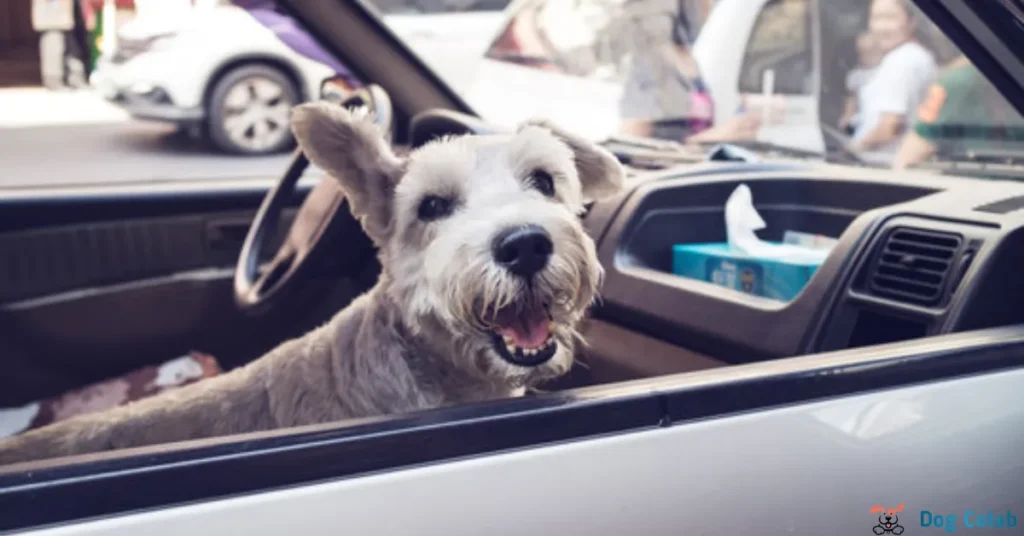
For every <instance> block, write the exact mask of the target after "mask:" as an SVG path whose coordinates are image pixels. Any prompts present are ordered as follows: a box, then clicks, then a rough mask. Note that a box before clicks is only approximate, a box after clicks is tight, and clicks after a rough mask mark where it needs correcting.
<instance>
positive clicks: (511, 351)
mask: <svg viewBox="0 0 1024 536" xmlns="http://www.w3.org/2000/svg"><path fill="white" fill-rule="evenodd" d="M562 247H563V250H566V251H564V252H563V254H560V255H555V256H552V258H551V259H550V261H549V263H548V266H547V267H545V268H544V269H543V270H542V271H540V272H538V273H537V274H535V275H534V276H533V277H532V278H531V279H529V280H525V279H523V278H519V277H515V276H513V275H512V274H510V273H508V271H506V270H505V269H504V268H502V267H500V266H498V265H496V264H495V263H494V262H493V261H491V260H490V259H483V260H481V261H479V262H477V263H473V262H470V263H468V264H466V263H464V264H463V265H461V266H459V270H458V273H457V275H456V277H453V278H452V279H449V280H448V281H447V283H448V284H447V285H445V293H444V296H442V297H441V299H440V300H439V301H440V303H444V304H446V307H445V308H444V311H442V312H441V314H442V316H443V317H445V318H446V323H447V324H448V325H449V326H450V329H452V331H453V332H455V333H460V334H462V336H463V337H465V338H468V339H474V340H476V341H479V343H480V344H481V346H483V347H484V348H486V351H487V352H488V353H489V354H490V355H492V356H494V357H497V358H498V360H499V361H500V362H502V363H504V364H505V365H508V366H505V367H499V368H501V369H503V370H504V375H505V376H507V377H508V378H509V379H510V380H511V379H512V378H523V377H526V378H530V379H535V378H537V377H538V376H545V377H553V376H558V375H560V374H563V373H565V372H567V371H568V368H569V366H571V363H572V353H573V350H574V347H575V345H576V342H577V340H578V339H579V334H578V333H577V331H576V329H577V326H578V324H579V322H580V320H581V319H582V317H583V314H584V312H585V311H586V308H587V307H588V306H589V305H590V303H591V302H592V301H593V299H594V297H595V295H596V291H597V285H598V283H599V279H600V275H601V271H600V267H599V265H598V264H597V262H596V260H594V257H593V256H592V255H593V246H590V248H587V247H586V245H580V246H575V247H577V248H578V251H572V250H571V248H572V247H574V246H573V243H570V244H566V245H563V246H562ZM570 259H583V260H582V261H581V262H572V261H571V260H570ZM523 381H525V382H527V383H529V380H523ZM517 383H519V382H517Z"/></svg>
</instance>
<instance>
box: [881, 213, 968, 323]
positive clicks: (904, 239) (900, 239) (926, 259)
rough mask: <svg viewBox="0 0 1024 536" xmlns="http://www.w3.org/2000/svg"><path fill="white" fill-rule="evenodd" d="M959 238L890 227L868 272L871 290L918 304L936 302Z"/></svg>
mask: <svg viewBox="0 0 1024 536" xmlns="http://www.w3.org/2000/svg"><path fill="white" fill-rule="evenodd" d="M962 242H963V239H962V238H961V237H960V236H959V235H955V234H949V233H939V232H933V231H925V230H921V229H910V228H906V227H900V228H896V229H894V230H892V231H891V232H890V233H889V236H888V237H886V240H885V242H884V243H883V245H882V250H881V251H880V252H879V254H878V258H877V260H876V261H875V264H874V266H873V270H871V272H870V273H869V274H868V286H869V287H870V289H871V292H872V294H874V295H876V296H882V297H886V298H892V299H896V300H900V301H903V302H907V303H912V304H917V305H936V304H938V303H939V301H941V299H942V292H943V290H944V289H945V288H946V281H947V280H948V279H949V277H950V274H951V272H952V267H953V266H954V264H955V260H956V255H957V252H958V251H959V250H960V244H961V243H962Z"/></svg>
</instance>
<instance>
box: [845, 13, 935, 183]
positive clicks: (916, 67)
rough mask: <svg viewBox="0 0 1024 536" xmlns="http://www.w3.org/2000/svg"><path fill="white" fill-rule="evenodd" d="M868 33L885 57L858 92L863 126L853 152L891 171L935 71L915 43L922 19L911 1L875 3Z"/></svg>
mask: <svg viewBox="0 0 1024 536" xmlns="http://www.w3.org/2000/svg"><path fill="white" fill-rule="evenodd" d="M870 9H871V11H870V14H869V18H868V30H869V31H870V33H871V34H872V36H873V38H874V40H875V43H876V45H877V46H878V50H879V52H880V53H881V54H882V55H883V56H882V60H881V62H880V63H879V65H878V67H877V69H876V70H875V71H874V73H873V74H872V75H871V77H870V78H869V79H868V80H867V82H866V83H865V84H864V85H863V86H861V87H860V91H859V92H858V96H857V107H858V110H859V113H860V122H859V124H858V126H857V129H856V131H854V134H853V141H852V143H851V144H850V149H851V150H852V151H853V152H855V153H857V154H858V155H859V156H860V157H861V158H862V159H864V160H865V161H867V162H873V163H877V164H883V165H886V166H888V165H890V164H891V162H892V160H893V158H894V157H895V154H896V151H897V150H898V148H899V143H900V137H901V136H902V134H903V133H904V132H905V130H906V128H907V125H908V124H909V122H910V120H911V115H912V114H913V112H914V110H916V109H917V107H918V105H919V104H920V102H921V99H922V98H923V96H924V93H925V91H926V90H927V88H928V86H929V85H930V84H931V83H932V82H933V81H934V80H935V76H936V71H937V67H936V64H935V58H934V57H933V56H932V54H931V52H929V51H928V49H926V48H925V47H924V46H923V45H921V44H920V43H919V42H918V41H917V40H916V39H915V37H914V33H915V28H916V25H917V23H918V18H919V17H921V15H920V13H918V11H917V10H916V8H915V7H914V6H913V4H912V3H911V0H873V1H872V3H871V8H870Z"/></svg>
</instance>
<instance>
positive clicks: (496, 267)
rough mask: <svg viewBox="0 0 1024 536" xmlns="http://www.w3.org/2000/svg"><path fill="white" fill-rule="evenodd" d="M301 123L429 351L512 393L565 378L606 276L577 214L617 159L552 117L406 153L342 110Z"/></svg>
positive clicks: (313, 110) (304, 141) (306, 146)
mask: <svg viewBox="0 0 1024 536" xmlns="http://www.w3.org/2000/svg"><path fill="white" fill-rule="evenodd" d="M292 126H293V129H294V131H295V135H296V139H297V140H298V143H299V145H300V147H301V148H302V149H303V151H304V152H305V154H306V155H307V156H308V158H309V159H310V161H311V162H313V163H314V164H316V165H317V166H318V167H320V168H322V169H323V170H325V171H326V172H328V173H329V174H331V175H332V176H333V177H335V178H336V179H337V180H338V181H340V183H341V186H342V189H343V190H344V191H345V193H346V196H347V199H348V202H349V206H350V208H351V211H352V213H353V215H355V216H356V217H357V218H359V219H360V221H361V222H362V224H363V228H364V229H365V230H366V232H367V234H369V236H370V238H371V239H372V240H373V241H374V242H375V244H376V245H377V246H378V248H379V251H380V258H381V265H382V267H383V274H382V282H383V284H384V289H385V292H386V293H387V294H388V296H389V298H390V299H391V300H393V302H394V303H395V304H398V305H399V307H400V310H401V314H402V316H403V320H404V323H405V324H406V326H407V327H408V329H410V330H411V331H412V332H413V336H415V337H417V340H419V341H420V342H421V343H423V344H428V345H430V346H431V348H430V349H431V350H432V352H431V353H432V354H434V355H443V356H446V357H445V358H446V359H451V360H452V361H453V362H452V365H454V366H456V367H459V368H460V369H462V370H464V371H466V372H469V373H470V374H472V375H474V376H477V377H479V378H481V379H484V380H485V381H490V382H493V383H497V384H504V385H507V386H509V387H512V388H515V387H521V386H524V385H527V384H533V383H536V382H538V381H541V380H544V379H549V378H552V377H555V376H558V375H560V374H563V373H565V372H566V371H568V370H569V368H570V366H571V364H572V360H573V351H574V347H575V344H576V343H577V340H578V338H579V335H578V332H577V327H578V324H579V322H580V320H581V319H582V317H583V315H584V313H585V311H586V309H587V308H588V306H589V305H590V304H591V303H592V302H593V300H594V299H595V297H596V295H597V291H598V287H599V285H600V280H601V277H602V270H601V266H600V264H599V263H598V261H597V256H596V252H595V246H594V242H593V241H592V240H591V239H590V237H589V236H588V235H587V234H586V233H585V232H584V230H583V227H582V225H581V221H580V218H579V216H580V214H581V213H582V211H583V207H584V203H585V202H586V201H590V200H598V199H601V198H604V197H607V196H609V195H612V194H614V193H616V192H617V191H618V190H619V188H620V187H621V186H622V183H623V181H624V172H623V169H622V167H621V166H620V165H619V163H618V161H617V160H616V159H615V158H614V157H613V156H612V155H611V154H610V153H608V152H607V151H605V150H603V149H601V148H599V147H598V146H596V145H594V144H591V143H590V142H588V141H586V140H583V139H582V138H579V137H576V136H574V135H572V134H569V133H567V132H565V131H563V130H561V129H559V128H557V127H554V126H553V125H550V124H548V123H547V122H544V121H530V122H527V123H525V124H524V125H522V126H521V127H520V128H519V129H518V130H517V131H516V132H515V133H512V134H502V135H487V136H462V137H455V138H447V139H443V140H439V141H435V142H432V143H429V144H427V145H424V146H423V147H421V148H419V149H417V150H416V151H415V152H413V153H412V154H411V155H409V156H408V157H405V158H400V157H397V156H396V155H395V154H394V153H393V152H392V151H391V148H390V147H388V145H387V144H386V143H385V142H384V138H383V136H382V135H381V133H380V132H379V131H378V130H377V129H376V128H375V127H374V126H373V125H372V124H371V123H369V122H368V121H367V120H361V119H357V118H355V117H354V116H353V115H352V114H351V113H349V112H348V111H346V110H344V109H342V108H340V107H338V106H337V105H332V104H326V103H311V104H305V105H301V106H299V107H297V108H296V109H295V110H294V112H293V117H292Z"/></svg>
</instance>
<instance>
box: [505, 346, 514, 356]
mask: <svg viewBox="0 0 1024 536" xmlns="http://www.w3.org/2000/svg"><path fill="white" fill-rule="evenodd" d="M505 349H506V350H508V353H510V354H512V355H515V353H516V347H515V345H512V344H506V345H505Z"/></svg>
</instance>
